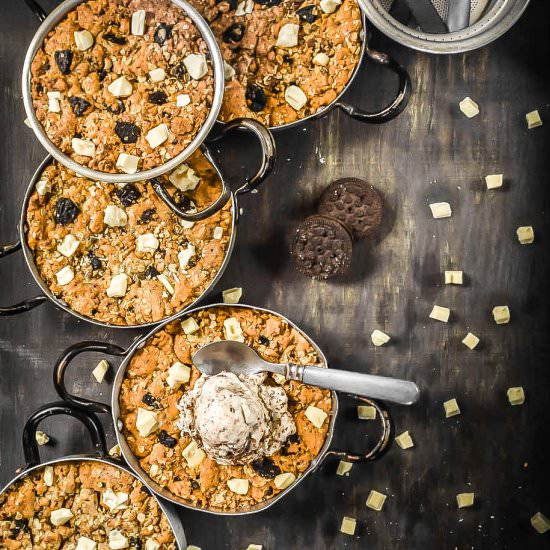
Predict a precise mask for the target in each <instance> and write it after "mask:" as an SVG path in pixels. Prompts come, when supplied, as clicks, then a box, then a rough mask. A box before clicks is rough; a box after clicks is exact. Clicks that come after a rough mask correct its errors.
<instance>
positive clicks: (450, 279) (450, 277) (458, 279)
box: [445, 271, 463, 285]
mask: <svg viewBox="0 0 550 550" xmlns="http://www.w3.org/2000/svg"><path fill="white" fill-rule="evenodd" d="M462 283H463V273H462V271H445V284H446V285H461V284H462Z"/></svg>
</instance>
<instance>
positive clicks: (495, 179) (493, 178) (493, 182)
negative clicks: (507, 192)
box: [485, 174, 503, 189]
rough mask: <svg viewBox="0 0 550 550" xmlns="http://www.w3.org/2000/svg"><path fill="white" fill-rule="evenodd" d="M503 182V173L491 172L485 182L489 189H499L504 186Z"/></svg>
mask: <svg viewBox="0 0 550 550" xmlns="http://www.w3.org/2000/svg"><path fill="white" fill-rule="evenodd" d="M502 183H503V174H489V175H488V176H485V184H486V185H487V189H498V188H499V187H502Z"/></svg>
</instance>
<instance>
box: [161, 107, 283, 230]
mask: <svg viewBox="0 0 550 550" xmlns="http://www.w3.org/2000/svg"><path fill="white" fill-rule="evenodd" d="M233 130H246V131H249V132H252V133H253V134H254V135H255V136H256V137H257V138H258V141H259V142H260V146H261V148H262V161H261V164H260V167H259V169H258V171H257V172H256V174H255V175H254V176H252V177H247V178H245V181H244V183H243V184H242V185H241V186H240V187H239V188H238V189H237V190H236V191H235V195H236V196H238V195H241V194H243V193H248V192H249V191H252V190H253V189H255V188H256V187H258V185H259V184H260V183H261V182H262V181H263V180H264V179H265V178H266V177H267V176H268V175H269V174H270V173H271V171H272V170H273V165H274V164H275V140H274V139H273V134H272V133H271V132H270V131H269V130H268V129H267V128H266V127H265V126H264V125H262V124H260V123H259V122H257V121H255V120H252V119H250V118H237V119H235V120H232V121H231V122H228V123H226V124H223V125H221V126H220V131H219V132H218V134H217V135H216V136H215V137H209V138H208V142H209V143H214V142H216V141H218V140H220V139H222V138H223V137H225V135H226V134H227V133H228V132H231V131H233ZM201 149H202V152H203V153H204V155H205V156H206V158H207V159H208V160H209V161H210V162H211V163H212V164H213V165H214V167H215V166H216V164H215V162H214V160H213V158H212V154H211V152H210V150H209V149H208V146H207V144H206V143H204V144H203V145H202V147H201ZM220 177H221V180H222V183H223V189H222V192H221V194H220V196H219V197H218V198H217V199H216V201H215V202H214V203H213V204H211V205H210V206H208V207H207V208H205V209H204V210H201V211H200V212H188V211H186V210H182V209H181V208H179V207H178V206H177V205H176V204H175V203H174V201H173V200H172V197H171V196H170V194H169V193H168V191H167V190H166V188H165V187H164V184H163V183H162V182H160V181H159V180H158V179H156V178H153V179H152V180H151V184H152V186H153V189H154V190H155V192H156V193H157V194H158V195H159V196H160V198H161V199H162V200H163V201H164V202H165V203H166V205H167V206H168V207H169V208H170V209H171V210H172V211H173V212H174V213H175V214H177V215H178V216H179V217H180V218H182V219H184V220H186V221H189V222H194V221H198V220H204V219H205V218H208V217H209V216H211V215H212V214H214V213H216V212H217V211H218V210H221V209H222V208H223V207H224V205H225V203H226V202H227V201H228V199H229V197H230V196H231V186H230V185H229V183H228V182H227V181H226V180H225V178H224V177H223V175H222V174H220ZM235 206H236V205H235ZM235 211H236V212H237V208H235Z"/></svg>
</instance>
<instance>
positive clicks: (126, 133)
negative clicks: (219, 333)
mask: <svg viewBox="0 0 550 550" xmlns="http://www.w3.org/2000/svg"><path fill="white" fill-rule="evenodd" d="M115 134H116V135H117V136H118V137H119V138H120V141H122V143H135V142H136V141H137V140H138V139H139V136H140V135H141V130H140V129H139V128H138V127H137V126H136V125H135V124H132V123H131V122H117V123H116V124H115Z"/></svg>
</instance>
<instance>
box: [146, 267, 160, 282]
mask: <svg viewBox="0 0 550 550" xmlns="http://www.w3.org/2000/svg"><path fill="white" fill-rule="evenodd" d="M157 275H160V273H159V272H158V271H157V268H156V267H155V266H154V265H150V266H149V267H148V268H147V269H146V270H145V278H146V279H154V278H155V277H156V276H157Z"/></svg>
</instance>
